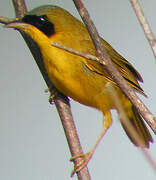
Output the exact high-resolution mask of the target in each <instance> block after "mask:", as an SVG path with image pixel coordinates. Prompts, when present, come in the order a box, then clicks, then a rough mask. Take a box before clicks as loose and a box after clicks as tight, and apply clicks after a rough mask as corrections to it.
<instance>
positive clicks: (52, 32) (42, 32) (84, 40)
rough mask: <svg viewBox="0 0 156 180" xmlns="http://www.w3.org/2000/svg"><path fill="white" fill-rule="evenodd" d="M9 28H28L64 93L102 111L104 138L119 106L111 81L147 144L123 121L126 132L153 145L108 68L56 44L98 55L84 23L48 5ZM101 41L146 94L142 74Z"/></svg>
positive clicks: (132, 82)
mask: <svg viewBox="0 0 156 180" xmlns="http://www.w3.org/2000/svg"><path fill="white" fill-rule="evenodd" d="M7 27H10V28H14V29H17V30H21V31H24V32H25V33H27V34H28V35H29V36H30V37H31V38H32V39H33V40H34V41H35V42H36V43H37V44H38V46H39V48H40V51H41V53H42V57H43V61H44V65H45V68H46V71H47V73H48V76H49V78H50V80H51V81H52V83H53V84H54V85H55V87H56V88H57V89H58V90H59V91H60V92H62V93H63V94H64V95H66V96H69V97H71V98H72V99H74V100H75V101H78V102H79V103H81V104H84V105H86V106H90V107H93V108H96V109H98V110H100V111H102V113H103V117H104V118H103V129H102V132H101V136H100V139H101V138H102V136H103V135H104V134H105V132H106V130H107V129H108V128H109V127H110V125H111V123H112V116H111V112H110V110H111V109H115V108H116V107H115V104H114V102H113V101H112V99H111V98H110V96H111V94H110V93H109V92H108V90H107V89H106V88H105V85H106V83H108V82H109V83H110V84H111V85H112V86H113V87H114V88H115V91H116V93H117V94H118V96H119V98H120V99H121V102H122V106H123V109H124V110H125V112H126V114H127V117H128V118H129V121H130V123H131V124H132V125H133V127H134V128H135V129H136V132H137V133H138V134H139V135H140V137H141V138H142V140H143V143H141V142H140V143H136V142H135V140H134V139H133V137H132V135H131V134H130V133H129V132H128V131H127V129H126V127H124V125H123V124H122V125H123V128H124V130H125V131H126V134H127V135H128V137H129V138H130V140H131V141H132V142H133V143H134V144H135V145H136V146H140V147H145V148H148V147H149V143H150V142H153V139H152V137H151V135H150V133H149V131H148V129H147V127H146V125H145V124H144V122H143V119H142V118H141V116H140V115H139V113H138V112H137V110H136V108H135V107H134V105H133V104H132V103H131V102H130V101H129V99H128V98H127V97H126V96H125V94H124V93H123V92H122V91H121V89H120V88H119V87H118V86H117V84H116V83H115V82H114V81H113V79H112V78H111V76H110V75H109V74H108V73H107V71H106V69H105V67H104V66H103V65H102V64H100V63H98V62H96V61H92V60H88V59H86V58H84V57H80V56H78V55H75V54H72V53H70V52H67V51H65V50H63V49H60V48H56V47H54V46H52V42H56V43H59V44H62V45H64V46H67V47H70V48H72V49H74V50H77V51H80V52H83V53H89V54H92V55H96V50H95V48H94V45H93V43H92V40H91V38H90V36H89V34H88V31H87V29H86V27H85V26H84V24H83V23H82V22H80V21H79V20H78V19H76V18H75V17H74V16H72V15H71V14H70V13H69V12H68V11H66V10H64V9H62V8H60V7H58V6H53V5H45V6H41V7H38V8H36V9H33V10H32V11H30V12H29V13H27V14H25V15H24V17H22V18H21V19H19V21H16V22H12V23H10V24H8V25H7ZM101 40H102V41H103V45H104V47H105V48H106V50H107V53H108V54H109V56H110V58H111V60H112V62H113V64H114V66H115V67H116V68H117V69H118V71H119V72H120V74H121V75H122V76H123V77H124V78H125V79H126V80H127V82H128V84H129V85H130V86H131V87H133V88H134V89H135V90H136V91H137V92H139V93H141V94H144V92H143V90H142V89H141V87H140V85H139V83H138V81H141V82H143V80H142V78H141V76H140V74H139V73H138V72H137V71H136V70H135V68H134V67H133V66H132V65H131V64H130V63H129V62H128V61H127V60H126V59H124V58H123V57H122V56H121V55H120V54H118V53H117V52H116V51H115V50H114V49H113V48H112V47H111V46H110V45H109V44H108V43H107V42H106V41H105V40H103V39H102V38H101ZM98 143H99V139H98V141H97V143H96V145H95V146H94V147H93V149H91V151H90V152H89V153H87V154H85V155H84V161H83V162H82V163H81V164H80V166H79V167H76V168H75V170H76V171H79V170H80V169H81V168H82V167H84V166H85V165H86V164H87V162H88V161H89V159H90V158H91V156H92V154H93V152H94V150H95V147H96V146H97V144H98ZM78 156H79V155H78ZM80 156H81V155H80ZM76 157H77V156H75V157H74V158H76Z"/></svg>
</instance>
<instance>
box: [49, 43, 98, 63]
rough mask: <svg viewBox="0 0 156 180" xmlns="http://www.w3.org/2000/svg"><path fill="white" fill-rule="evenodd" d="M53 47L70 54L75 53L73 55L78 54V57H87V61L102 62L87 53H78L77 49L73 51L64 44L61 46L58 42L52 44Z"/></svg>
mask: <svg viewBox="0 0 156 180" xmlns="http://www.w3.org/2000/svg"><path fill="white" fill-rule="evenodd" d="M51 45H52V46H55V47H58V48H60V49H63V50H66V51H68V52H70V53H73V54H76V55H78V56H82V57H85V58H87V59H90V60H93V61H100V59H99V58H98V57H96V56H94V55H92V54H87V53H83V52H80V51H77V50H75V49H72V48H70V47H67V46H64V45H62V44H59V43H57V42H52V44H51Z"/></svg>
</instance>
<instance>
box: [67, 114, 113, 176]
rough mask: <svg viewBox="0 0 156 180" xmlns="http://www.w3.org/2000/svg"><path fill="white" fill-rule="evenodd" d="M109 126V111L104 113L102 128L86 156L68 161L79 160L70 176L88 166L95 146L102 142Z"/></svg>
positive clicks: (76, 156) (110, 118)
mask: <svg viewBox="0 0 156 180" xmlns="http://www.w3.org/2000/svg"><path fill="white" fill-rule="evenodd" d="M111 124H112V116H111V113H110V111H108V112H106V113H104V117H103V128H102V131H101V133H100V136H99V137H98V139H97V141H96V143H95V145H94V146H93V148H92V149H91V150H90V151H89V152H88V153H86V154H77V155H75V156H73V157H72V158H71V159H70V160H71V161H74V160H75V159H77V158H81V160H80V162H79V163H78V164H77V165H75V166H74V169H73V171H72V174H71V176H73V175H74V174H75V173H76V172H79V171H80V170H81V169H82V168H84V167H85V166H86V165H87V164H88V162H89V160H90V159H91V158H92V156H93V154H94V152H95V150H96V148H97V146H98V145H99V143H100V141H101V140H102V138H103V136H104V135H105V133H106V131H107V130H108V128H109V127H110V126H111Z"/></svg>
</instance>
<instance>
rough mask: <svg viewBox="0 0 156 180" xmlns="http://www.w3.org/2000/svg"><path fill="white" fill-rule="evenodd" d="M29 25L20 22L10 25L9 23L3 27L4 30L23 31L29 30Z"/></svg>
mask: <svg viewBox="0 0 156 180" xmlns="http://www.w3.org/2000/svg"><path fill="white" fill-rule="evenodd" d="M29 26H31V25H29V24H27V23H22V22H12V23H9V24H6V25H5V26H4V27H5V28H14V29H17V30H23V31H24V30H25V29H28V28H29Z"/></svg>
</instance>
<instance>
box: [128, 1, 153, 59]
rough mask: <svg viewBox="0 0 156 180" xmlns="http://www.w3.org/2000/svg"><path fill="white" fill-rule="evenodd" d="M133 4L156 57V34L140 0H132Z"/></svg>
mask: <svg viewBox="0 0 156 180" xmlns="http://www.w3.org/2000/svg"><path fill="white" fill-rule="evenodd" d="M130 2H131V4H132V7H133V9H134V11H135V14H136V16H137V18H138V20H139V22H140V24H141V26H142V28H143V31H144V33H145V36H146V38H147V40H148V42H149V44H150V46H151V48H152V51H153V54H154V57H155V58H156V39H155V37H154V34H153V32H152V30H151V28H150V25H149V23H148V21H147V19H146V17H145V15H144V13H143V11H142V9H141V6H140V4H139V2H138V0H130Z"/></svg>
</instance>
